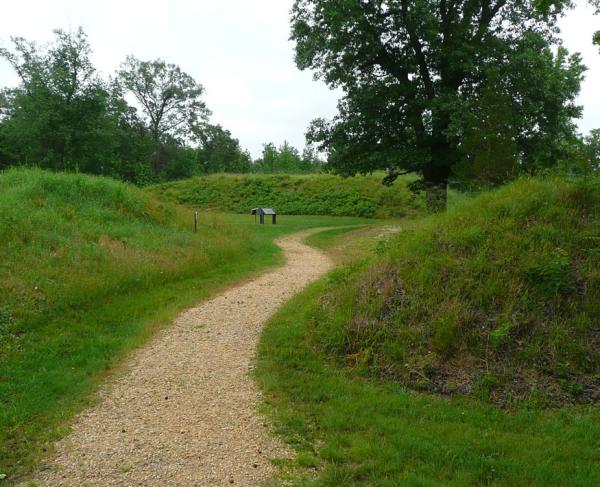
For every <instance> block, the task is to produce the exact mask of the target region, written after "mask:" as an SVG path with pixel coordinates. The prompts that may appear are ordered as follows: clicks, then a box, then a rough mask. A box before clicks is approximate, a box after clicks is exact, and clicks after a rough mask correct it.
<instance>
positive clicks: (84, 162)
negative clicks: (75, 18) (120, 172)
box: [0, 29, 116, 174]
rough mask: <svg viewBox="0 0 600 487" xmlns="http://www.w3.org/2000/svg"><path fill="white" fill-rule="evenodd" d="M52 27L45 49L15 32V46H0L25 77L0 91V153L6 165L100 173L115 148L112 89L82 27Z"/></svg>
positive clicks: (1, 53)
mask: <svg viewBox="0 0 600 487" xmlns="http://www.w3.org/2000/svg"><path fill="white" fill-rule="evenodd" d="M54 33H55V41H54V42H53V43H52V44H51V45H50V46H49V47H48V48H47V49H41V48H39V47H38V46H36V44H34V43H32V42H28V41H26V40H25V39H23V38H19V37H17V38H12V41H13V50H9V49H0V58H4V59H5V60H7V61H8V62H9V63H10V64H11V66H12V67H13V68H14V70H15V71H16V73H17V74H18V75H19V78H20V81H21V83H20V86H19V87H18V88H16V89H5V90H3V92H2V96H1V99H2V101H1V102H0V103H1V105H2V108H1V109H0V111H1V115H0V122H2V123H1V125H0V147H1V150H0V158H1V159H2V160H4V164H5V165H9V164H15V163H20V164H35V165H40V166H42V167H46V168H51V169H59V170H82V171H87V172H93V173H97V174H101V173H103V171H104V167H103V164H104V163H105V162H106V161H110V160H111V159H112V158H113V153H114V149H115V146H114V139H113V135H114V130H115V128H116V120H115V118H114V117H113V116H112V115H111V114H110V113H109V105H110V98H111V93H110V91H109V89H108V87H107V86H106V85H105V84H104V83H103V82H102V81H101V80H100V78H99V77H98V76H97V74H96V70H95V69H94V66H93V65H92V62H91V60H90V56H91V48H90V46H89V43H88V41H87V37H86V35H85V33H84V32H83V30H82V29H79V30H78V31H76V32H75V33H67V32H64V31H62V30H56V31H54Z"/></svg>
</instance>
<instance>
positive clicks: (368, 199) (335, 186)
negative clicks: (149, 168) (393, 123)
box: [154, 174, 423, 218]
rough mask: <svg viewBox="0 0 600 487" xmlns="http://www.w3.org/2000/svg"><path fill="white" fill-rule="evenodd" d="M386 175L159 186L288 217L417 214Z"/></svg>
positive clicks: (204, 203) (197, 200)
mask: <svg viewBox="0 0 600 487" xmlns="http://www.w3.org/2000/svg"><path fill="white" fill-rule="evenodd" d="M382 177H383V176H381V175H372V176H356V177H352V178H346V179H343V178H341V177H339V176H332V175H324V174H315V175H308V176H289V175H212V176H207V177H198V178H193V179H188V180H184V181H176V182H173V183H166V184H161V185H159V186H156V187H155V188H154V189H155V191H157V192H159V193H162V194H164V195H165V196H167V197H168V198H170V199H172V200H175V201H177V202H179V203H185V204H190V205H196V206H200V207H211V208H218V209H221V210H227V211H233V212H236V213H248V212H249V211H250V209H251V208H255V207H261V206H267V207H274V208H276V209H277V210H278V211H279V212H280V213H282V214H286V215H332V216H359V217H368V218H373V217H377V218H389V217H403V216H407V215H413V214H415V213H417V212H419V211H421V210H422V208H423V202H422V200H421V199H420V198H415V197H414V196H413V195H412V194H411V193H410V191H409V190H408V189H407V187H406V183H407V181H410V179H407V178H400V179H398V180H397V181H396V182H395V183H394V184H393V185H392V186H390V187H385V186H383V185H382V184H381V180H382Z"/></svg>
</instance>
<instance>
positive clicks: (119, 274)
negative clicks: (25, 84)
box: [0, 170, 364, 481]
mask: <svg viewBox="0 0 600 487" xmlns="http://www.w3.org/2000/svg"><path fill="white" fill-rule="evenodd" d="M191 215H192V213H191V210H189V209H185V208H182V207H177V206H175V205H171V204H168V203H164V202H161V201H159V200H157V199H156V198H155V197H153V196H151V195H149V194H148V193H145V192H143V191H140V190H138V189H136V188H134V187H132V186H128V185H126V184H123V183H119V182H116V181H113V180H110V179H106V178H96V177H91V176H85V175H67V174H52V173H47V172H43V171H36V170H14V171H7V172H5V173H2V174H0V252H1V255H2V260H0V474H8V476H9V481H12V480H14V479H15V478H18V477H19V476H20V475H22V474H24V473H27V472H28V471H29V470H30V469H31V468H32V467H33V465H34V464H35V461H36V460H37V459H38V458H39V457H40V455H41V454H43V453H44V452H45V451H46V448H47V447H48V445H49V444H51V442H52V441H53V440H55V439H56V438H58V437H60V436H61V435H63V434H64V433H65V431H66V430H65V425H66V424H67V422H68V419H69V418H70V417H71V416H72V415H73V413H74V412H76V411H78V410H80V409H81V408H82V407H84V406H85V405H87V404H88V403H89V397H90V392H91V391H93V390H94V388H95V387H96V386H97V385H98V384H99V383H100V381H101V380H102V379H103V378H105V376H106V373H107V372H108V371H109V370H110V369H111V368H113V367H114V366H115V365H117V364H118V363H119V361H120V359H121V358H122V357H123V356H124V355H125V354H126V353H127V352H128V351H129V350H131V349H132V348H134V347H136V346H138V345H140V344H141V343H143V341H144V340H146V339H148V338H149V337H150V336H151V335H152V334H153V333H154V332H155V331H156V330H157V329H158V328H160V327H161V326H164V325H165V324H167V323H168V322H169V320H170V319H171V318H172V317H173V316H174V315H175V314H176V313H177V312H178V311H179V310H181V309H182V308H184V307H187V306H190V305H192V304H194V303H195V302H198V300H200V299H202V298H205V297H207V296H208V295H209V294H211V293H214V292H215V290H218V289H219V288H222V287H223V286H224V285H227V284H230V283H232V282H234V281H235V280H236V279H239V278H241V277H243V276H246V275H248V274H249V273H251V272H255V271H257V270H259V269H261V268H263V267H265V266H269V265H274V264H277V263H279V262H280V259H281V255H280V252H279V249H278V248H277V247H276V246H275V244H274V243H273V239H274V238H275V237H277V236H280V235H283V234H285V233H290V232H293V231H297V230H302V229H305V228H310V227H312V226H332V225H345V224H357V223H364V220H360V219H356V218H354V219H351V218H347V219H343V218H342V219H335V218H327V217H317V218H315V217H312V218H311V217H306V218H300V217H286V218H282V219H281V221H280V223H281V224H280V225H277V226H276V227H273V226H264V227H259V226H254V225H252V223H251V222H252V220H251V219H250V218H249V217H247V218H244V219H242V217H240V216H236V215H214V214H208V213H203V214H202V215H201V224H200V228H199V232H198V233H197V234H194V233H193V232H192V231H191V224H190V223H191Z"/></svg>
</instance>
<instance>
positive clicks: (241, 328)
mask: <svg viewBox="0 0 600 487" xmlns="http://www.w3.org/2000/svg"><path fill="white" fill-rule="evenodd" d="M306 235H308V232H307V233H303V234H296V235H293V236H289V237H286V238H283V239H281V240H279V241H278V244H279V245H280V246H281V247H282V248H283V250H284V252H285V256H286V264H285V265H284V266H283V267H280V268H278V269H276V270H274V271H271V272H268V273H267V274H264V275H262V276H260V277H258V278H256V279H253V280H251V281H249V282H246V283H243V284H240V285H238V286H236V287H234V288H231V289H229V290H227V291H226V292H224V293H223V294H221V295H220V296H218V297H216V298H214V299H212V300H210V301H207V302H204V303H202V304H201V305H199V306H198V307H196V308H192V309H189V310H188V311H186V312H184V313H183V314H181V315H180V316H179V317H178V318H177V319H176V320H175V322H174V323H173V325H172V326H170V327H169V328H167V329H165V330H163V331H162V332H161V333H159V334H158V335H157V336H156V337H155V338H154V339H153V340H152V341H151V342H150V343H148V344H147V345H146V346H144V347H142V348H140V349H139V350H137V351H135V352H134V353H132V355H131V356H130V358H129V359H128V360H127V364H126V369H125V372H124V373H123V374H122V375H121V376H120V377H118V378H117V379H115V380H114V381H112V382H111V383H109V384H107V385H106V386H105V387H104V388H103V390H102V391H101V396H100V397H101V398H102V399H101V400H100V401H99V403H98V405H97V406H95V407H92V408H91V409H88V410H86V411H85V412H83V413H82V414H80V415H79V416H78V417H77V418H76V420H75V422H74V424H73V426H72V432H71V433H70V434H69V435H68V436H67V437H66V438H65V439H64V440H62V441H60V442H59V443H58V444H57V446H56V454H55V455H54V456H53V457H52V458H51V460H50V461H49V463H48V464H47V465H46V466H45V467H44V468H43V469H42V470H41V471H40V472H39V473H38V475H37V478H36V481H37V482H38V483H39V484H40V485H48V486H66V485H68V486H85V485H90V486H92V485H93V486H134V485H135V486H169V485H171V486H175V485H176V486H217V485H219V486H221V485H237V486H241V485H244V486H251V485H258V484H260V483H261V481H263V480H265V479H268V478H269V477H271V476H272V475H273V473H274V467H273V466H272V465H271V462H270V460H271V459H272V458H277V457H284V456H286V455H289V452H288V451H287V450H286V448H285V446H284V445H283V444H282V443H281V441H280V440H278V439H277V438H275V437H273V436H272V435H271V434H270V433H269V428H268V426H267V425H266V423H265V420H264V418H262V417H261V416H260V415H259V414H257V406H258V405H259V403H260V391H259V390H258V388H257V386H256V384H255V383H254V382H253V380H252V378H251V377H250V376H249V374H248V372H249V370H250V369H251V367H252V361H253V358H254V353H255V348H256V344H257V341H258V338H259V335H260V331H261V328H262V326H263V324H264V323H265V321H266V320H267V319H268V318H269V316H270V315H271V314H272V313H273V312H274V311H276V310H277V308H278V307H279V306H280V305H281V304H282V303H283V302H284V301H286V300H287V299H288V298H290V297H291V296H292V295H293V294H295V293H297V292H298V291H299V290H300V289H302V288H303V287H304V286H305V285H306V284H308V283H309V282H310V281H312V280H314V279H315V278H317V277H318V276H320V275H321V274H323V273H324V272H326V271H327V270H329V269H330V267H331V262H330V260H329V259H328V258H327V257H326V256H324V255H323V254H322V253H320V252H319V251H317V250H315V249H313V248H311V247H308V246H306V245H304V244H302V243H301V240H302V239H303V238H304V237H305V236H306Z"/></svg>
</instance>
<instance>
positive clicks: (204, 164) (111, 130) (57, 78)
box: [0, 29, 321, 184]
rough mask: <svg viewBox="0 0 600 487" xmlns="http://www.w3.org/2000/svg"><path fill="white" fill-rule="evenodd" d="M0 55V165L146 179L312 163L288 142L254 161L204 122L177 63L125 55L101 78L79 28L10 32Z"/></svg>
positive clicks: (204, 110) (309, 167)
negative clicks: (8, 83)
mask: <svg viewBox="0 0 600 487" xmlns="http://www.w3.org/2000/svg"><path fill="white" fill-rule="evenodd" d="M2 59H4V60H5V61H7V62H8V63H9V64H10V65H11V66H12V67H13V69H14V70H15V72H16V73H17V75H18V76H19V79H20V84H19V86H17V87H16V88H5V89H2V90H0V169H2V168H4V167H9V166H14V165H30V166H39V167H42V168H47V169H53V170H62V171H84V172H89V173H93V174H103V175H107V176H112V177H117V178H120V179H124V180H126V181H131V182H134V183H136V184H149V183H153V182H158V181H162V180H170V179H178V178H187V177H191V176H194V175H199V174H207V173H214V172H241V173H244V172H265V171H273V172H285V171H288V172H311V171H317V170H319V169H320V167H321V161H319V160H318V157H317V155H316V153H315V152H314V151H313V150H311V149H307V151H305V153H304V154H303V155H302V156H301V155H299V152H298V151H297V150H296V149H295V148H293V147H291V146H290V145H289V144H287V143H285V144H284V145H283V146H282V147H281V148H280V149H276V148H275V147H274V146H273V148H274V150H275V159H274V161H273V164H271V165H270V166H269V165H268V164H267V165H265V164H263V159H259V161H253V160H252V158H251V156H250V154H249V153H248V152H247V151H246V150H244V149H243V148H242V147H241V145H240V142H239V140H238V139H236V138H235V137H233V135H232V134H231V132H230V131H229V130H227V129H225V128H223V127H221V126H220V125H215V124H212V123H211V122H210V115H211V113H210V110H209V109H208V107H207V106H206V103H205V101H204V99H203V97H204V88H203V86H202V85H201V84H200V83H198V82H197V81H196V80H195V79H194V78H193V77H192V76H190V75H189V74H187V73H185V72H184V71H183V70H182V69H181V68H180V67H179V66H176V65H174V64H170V63H168V62H166V61H163V60H160V59H158V60H154V61H142V60H139V59H137V58H135V57H133V56H128V57H127V59H126V61H125V62H124V63H123V64H122V66H121V69H120V70H119V71H118V72H117V73H116V74H115V76H114V77H111V78H109V79H107V80H106V79H103V78H102V77H101V76H100V75H99V74H98V72H97V70H96V69H95V67H94V65H93V62H92V49H91V46H90V44H89V42H88V38H87V36H86V34H85V32H84V31H83V30H82V29H78V30H76V31H75V32H65V31H62V30H56V31H55V37H54V40H53V42H51V43H50V44H49V45H47V46H38V45H36V44H35V43H33V42H29V41H27V40H26V39H23V38H20V37H16V38H12V48H2V49H0V60H2ZM129 95H132V96H129ZM128 100H130V101H132V103H130V102H129V101H128Z"/></svg>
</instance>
